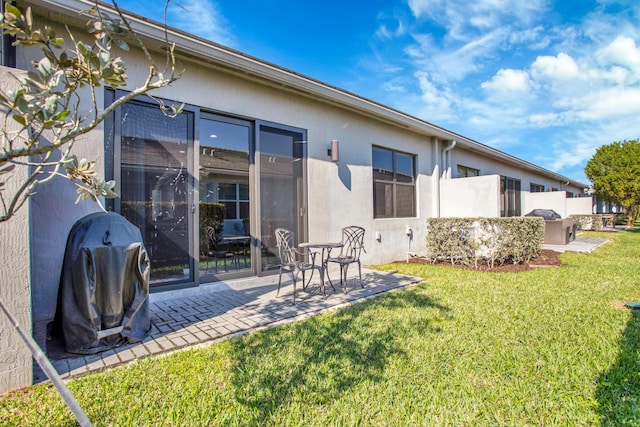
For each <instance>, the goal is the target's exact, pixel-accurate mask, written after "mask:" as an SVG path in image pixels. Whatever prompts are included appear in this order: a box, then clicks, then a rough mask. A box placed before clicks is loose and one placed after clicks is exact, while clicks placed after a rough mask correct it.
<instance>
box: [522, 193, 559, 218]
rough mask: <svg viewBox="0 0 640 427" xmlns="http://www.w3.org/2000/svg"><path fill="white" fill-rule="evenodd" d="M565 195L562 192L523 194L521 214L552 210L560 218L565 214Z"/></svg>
mask: <svg viewBox="0 0 640 427" xmlns="http://www.w3.org/2000/svg"><path fill="white" fill-rule="evenodd" d="M567 200H568V199H567V194H566V193H565V192H564V191H549V192H545V193H529V192H527V193H523V195H522V214H523V215H524V214H527V213H529V212H531V211H532V210H533V209H553V210H554V211H556V212H557V213H558V214H559V215H560V216H561V217H562V218H566V217H567V216H568V214H567V202H566V201H567Z"/></svg>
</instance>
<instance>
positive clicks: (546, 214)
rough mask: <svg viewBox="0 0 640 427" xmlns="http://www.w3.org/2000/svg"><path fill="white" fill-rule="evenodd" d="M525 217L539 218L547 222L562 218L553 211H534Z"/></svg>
mask: <svg viewBox="0 0 640 427" xmlns="http://www.w3.org/2000/svg"><path fill="white" fill-rule="evenodd" d="M525 216H538V217H541V218H544V219H545V221H553V220H555V219H560V218H561V216H560V214H559V213H558V212H556V211H554V210H553V209H534V210H532V211H531V212H529V213H528V214H526V215H525Z"/></svg>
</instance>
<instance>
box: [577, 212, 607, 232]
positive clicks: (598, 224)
mask: <svg viewBox="0 0 640 427" xmlns="http://www.w3.org/2000/svg"><path fill="white" fill-rule="evenodd" d="M570 217H571V218H573V220H574V222H575V224H576V225H577V229H578V230H585V231H588V230H593V231H600V230H602V219H603V217H602V214H591V215H570Z"/></svg>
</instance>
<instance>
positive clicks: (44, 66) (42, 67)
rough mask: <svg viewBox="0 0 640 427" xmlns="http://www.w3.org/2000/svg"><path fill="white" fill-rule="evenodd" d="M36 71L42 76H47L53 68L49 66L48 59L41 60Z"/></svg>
mask: <svg viewBox="0 0 640 427" xmlns="http://www.w3.org/2000/svg"><path fill="white" fill-rule="evenodd" d="M38 70H39V71H40V73H41V74H42V75H44V76H49V75H50V74H51V73H52V71H53V67H52V66H51V61H50V60H49V58H47V57H45V58H42V59H41V60H40V62H38Z"/></svg>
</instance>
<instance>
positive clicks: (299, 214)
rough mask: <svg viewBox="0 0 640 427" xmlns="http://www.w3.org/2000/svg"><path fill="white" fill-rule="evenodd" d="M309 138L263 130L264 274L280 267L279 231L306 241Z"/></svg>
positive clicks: (261, 194)
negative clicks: (305, 168) (276, 239)
mask: <svg viewBox="0 0 640 427" xmlns="http://www.w3.org/2000/svg"><path fill="white" fill-rule="evenodd" d="M305 139H306V135H305V134H304V133H302V132H300V131H296V130H288V129H282V128H276V127H271V126H266V125H262V126H260V132H259V152H260V180H259V185H260V218H261V221H260V233H261V234H260V242H259V243H260V246H261V250H260V260H261V267H262V268H261V271H269V270H275V269H276V268H278V267H279V262H280V261H279V259H278V249H277V247H276V242H275V229H276V228H279V227H283V228H287V229H289V230H291V231H293V232H294V236H295V242H294V244H296V245H297V244H298V243H299V242H302V241H304V240H306V219H305V218H306V212H305V209H304V205H305V203H304V202H305V188H304V181H305V180H304V159H305V148H306V141H305Z"/></svg>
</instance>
